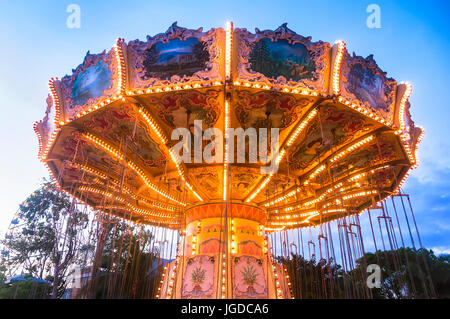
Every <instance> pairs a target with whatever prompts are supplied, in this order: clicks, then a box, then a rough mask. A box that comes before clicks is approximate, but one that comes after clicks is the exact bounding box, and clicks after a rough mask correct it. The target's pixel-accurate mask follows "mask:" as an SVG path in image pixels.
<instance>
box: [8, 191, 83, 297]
mask: <svg viewBox="0 0 450 319" xmlns="http://www.w3.org/2000/svg"><path fill="white" fill-rule="evenodd" d="M87 224H88V218H87V215H86V214H85V213H82V212H80V211H79V210H78V209H77V207H76V206H75V205H73V202H72V201H71V198H70V197H69V196H67V195H66V194H64V193H62V192H60V191H58V190H56V188H55V186H54V185H53V184H52V183H48V182H44V183H43V184H42V186H41V187H40V188H39V189H38V190H36V191H35V192H33V193H32V194H31V195H30V196H28V198H27V199H26V200H25V201H24V202H23V203H22V204H21V205H20V208H19V212H18V213H17V227H16V229H15V231H13V232H12V234H11V236H9V237H8V238H6V239H5V242H6V243H7V244H8V245H9V249H10V251H9V255H8V257H7V259H6V260H5V266H6V267H7V268H8V270H9V275H13V274H18V273H27V274H30V275H31V276H33V277H36V278H41V279H42V278H44V276H47V277H48V278H49V279H50V280H51V281H52V283H53V292H52V297H53V298H55V297H57V296H58V295H60V294H61V293H62V292H63V291H64V289H65V277H66V276H67V269H68V267H69V266H70V264H71V263H72V262H73V260H74V258H75V254H76V252H77V250H78V248H79V247H78V246H79V244H80V236H81V235H82V232H83V230H84V229H86V227H87ZM19 286H20V289H25V288H26V287H28V284H26V283H23V284H22V283H20V284H19Z"/></svg>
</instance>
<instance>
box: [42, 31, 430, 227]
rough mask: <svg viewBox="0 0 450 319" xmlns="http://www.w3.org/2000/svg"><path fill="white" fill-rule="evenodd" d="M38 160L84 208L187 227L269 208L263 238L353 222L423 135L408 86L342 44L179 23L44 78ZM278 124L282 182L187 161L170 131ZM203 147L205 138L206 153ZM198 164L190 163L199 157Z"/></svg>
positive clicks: (394, 180) (255, 167)
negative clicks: (194, 219) (208, 211)
mask: <svg viewBox="0 0 450 319" xmlns="http://www.w3.org/2000/svg"><path fill="white" fill-rule="evenodd" d="M49 86H50V95H49V97H48V99H47V110H46V114H45V117H44V119H43V120H42V121H40V122H37V123H36V124H35V131H36V133H37V135H38V137H39V145H40V147H39V158H40V160H41V161H42V162H43V163H44V164H45V165H46V166H47V168H48V169H49V172H50V174H51V176H52V177H53V179H54V180H55V181H56V182H57V184H58V185H59V187H60V188H61V189H63V190H64V191H66V192H68V193H69V194H71V195H73V196H75V197H76V198H77V199H78V200H79V201H80V202H83V203H87V204H88V205H90V206H92V207H93V208H94V209H96V210H101V211H104V212H108V213H111V214H115V215H118V216H128V218H130V219H132V220H135V221H139V222H142V223H149V224H156V225H160V226H163V227H169V228H175V229H180V228H181V227H183V225H184V214H185V211H186V209H187V208H189V207H191V206H194V205H198V204H201V203H205V202H209V203H211V202H221V201H223V200H226V201H231V202H243V203H248V204H249V205H256V206H258V207H261V208H264V209H265V210H266V211H267V214H266V215H267V222H266V230H269V231H270V230H276V229H281V228H283V227H287V228H290V227H303V226H310V225H317V224H319V223H322V222H325V221H328V220H331V219H335V218H338V217H340V216H343V215H345V214H355V213H358V212H360V211H361V210H363V209H365V208H367V207H369V206H371V205H373V204H375V203H376V202H378V201H380V200H382V199H384V198H386V197H388V196H390V195H391V194H393V193H395V192H397V191H398V189H399V187H400V186H401V185H402V183H403V182H404V180H405V179H406V177H407V175H408V172H409V170H410V169H411V168H414V167H415V166H417V164H418V159H417V156H416V150H417V145H418V143H419V142H420V139H421V138H422V136H423V130H422V129H421V128H418V127H415V125H414V122H413V121H412V120H411V117H410V113H409V102H408V99H409V96H410V95H411V85H410V84H409V83H402V84H398V83H397V81H396V80H394V79H391V78H388V77H387V76H386V73H385V72H383V71H382V70H381V69H380V68H379V67H378V65H377V64H376V62H375V61H374V59H373V57H372V56H369V57H367V58H363V57H360V56H356V55H355V54H353V55H350V54H349V53H348V52H347V51H346V48H345V43H344V42H343V41H337V42H336V43H335V44H334V45H331V44H330V43H327V42H322V41H318V42H313V41H312V39H311V38H310V37H303V36H300V35H298V34H296V33H295V32H293V31H292V30H290V29H288V28H287V26H286V24H284V25H282V26H280V27H279V28H278V29H276V30H275V31H271V30H264V31H261V30H258V29H256V30H255V32H254V33H251V32H249V31H247V30H246V29H233V27H232V25H231V24H229V25H228V26H227V28H226V29H223V28H218V29H211V30H209V31H203V29H202V28H200V29H198V30H190V29H186V28H182V27H179V26H177V25H176V23H174V24H173V25H172V26H171V27H170V28H169V29H168V30H167V31H166V32H165V33H161V34H158V35H155V36H153V37H150V36H147V39H146V41H140V40H134V41H130V42H128V43H126V42H125V41H124V40H123V39H119V40H117V43H116V44H115V45H114V46H113V48H112V49H111V50H109V51H104V52H102V53H99V54H90V53H89V52H88V54H87V55H86V57H85V59H84V61H83V63H82V64H80V65H79V66H78V67H77V68H76V69H74V70H73V73H72V74H70V75H66V76H65V77H63V78H62V79H57V78H53V79H51V80H50V82H49ZM196 120H201V121H202V125H203V126H202V131H203V132H205V131H206V130H207V129H208V128H218V129H220V130H221V131H222V132H225V135H226V134H227V132H228V131H227V130H229V129H230V128H239V127H242V128H243V129H248V128H255V129H259V128H266V129H269V128H270V129H272V128H278V129H279V145H280V152H279V153H277V154H275V155H274V156H272V157H271V161H276V162H277V163H279V168H278V171H277V172H276V173H270V174H261V167H262V166H266V165H267V163H261V162H255V161H251V160H250V159H249V156H250V155H251V154H249V148H246V149H245V151H242V150H240V151H238V150H236V149H231V150H230V149H228V148H227V147H225V148H224V150H223V152H224V155H225V157H226V156H227V155H230V152H231V154H232V155H233V154H234V155H235V156H237V155H238V154H239V155H242V154H243V153H245V155H246V157H245V162H244V163H231V162H228V161H225V162H216V163H205V162H202V163H195V162H194V161H191V162H190V163H188V162H182V161H180V157H179V154H176V152H174V150H173V146H174V145H175V144H176V143H178V140H172V139H171V135H172V131H173V130H174V129H176V128H180V127H184V128H188V129H190V130H192V129H193V127H194V121H196ZM207 144H208V141H203V143H202V149H201V150H200V151H203V150H204V148H205V147H206V145H207ZM192 156H194V155H192Z"/></svg>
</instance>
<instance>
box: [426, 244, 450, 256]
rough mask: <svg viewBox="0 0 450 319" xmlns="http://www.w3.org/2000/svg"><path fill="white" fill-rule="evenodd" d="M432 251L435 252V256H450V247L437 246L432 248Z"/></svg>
mask: <svg viewBox="0 0 450 319" xmlns="http://www.w3.org/2000/svg"><path fill="white" fill-rule="evenodd" d="M431 250H432V251H433V252H434V254H435V255H441V254H446V255H447V254H449V255H450V247H446V246H437V247H432V248H431Z"/></svg>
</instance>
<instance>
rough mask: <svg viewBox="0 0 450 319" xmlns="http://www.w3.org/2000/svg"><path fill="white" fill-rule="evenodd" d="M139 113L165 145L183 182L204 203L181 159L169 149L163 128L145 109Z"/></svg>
mask: <svg viewBox="0 0 450 319" xmlns="http://www.w3.org/2000/svg"><path fill="white" fill-rule="evenodd" d="M139 113H140V114H141V115H142V117H143V118H144V120H145V122H146V123H147V124H148V125H149V126H150V127H151V128H152V130H153V131H154V132H155V133H156V135H157V136H158V138H159V140H160V143H161V144H163V145H164V147H165V148H166V149H167V151H168V152H169V154H170V157H171V159H172V162H173V163H174V164H175V166H176V168H177V171H178V174H179V175H180V177H181V179H182V180H183V182H184V183H185V185H186V187H187V188H188V189H189V190H190V191H191V192H192V193H193V194H194V195H195V197H197V199H198V200H199V201H203V198H201V197H200V195H199V194H198V193H197V192H196V191H195V190H194V188H193V187H192V185H191V184H190V183H189V182H188V181H187V179H186V174H185V172H184V168H183V166H182V165H181V164H180V163H181V159H180V157H179V156H178V154H176V153H175V152H174V151H173V149H172V148H169V147H168V145H167V143H168V142H169V140H168V139H167V137H166V136H165V134H164V132H163V131H162V130H161V128H160V127H159V125H158V124H157V123H156V122H155V120H154V119H153V118H152V116H151V115H150V114H149V113H148V112H147V111H146V110H144V109H143V108H139Z"/></svg>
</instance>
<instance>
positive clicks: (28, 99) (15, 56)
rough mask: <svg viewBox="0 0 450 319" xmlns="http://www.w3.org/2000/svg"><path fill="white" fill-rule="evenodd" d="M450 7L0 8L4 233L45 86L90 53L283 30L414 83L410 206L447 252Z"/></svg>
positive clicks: (31, 184)
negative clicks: (338, 43)
mask: <svg viewBox="0 0 450 319" xmlns="http://www.w3.org/2000/svg"><path fill="white" fill-rule="evenodd" d="M70 4H76V5H78V6H79V7H80V8H81V25H80V28H68V27H67V25H66V20H67V17H68V16H69V15H70V13H67V12H66V9H67V7H68V6H69V5H70ZM370 4H376V5H378V6H379V7H380V9H381V28H372V29H371V28H368V27H367V25H366V19H367V17H368V16H369V13H367V12H366V8H367V7H368V5H370ZM449 15H450V2H449V1H413V0H409V1H392V0H389V1H378V0H371V1H361V0H353V1H335V0H330V1H299V0H296V1H273V0H272V1H263V0H261V1H242V0H240V1H233V0H227V1H152V0H146V1H132V0H130V1H112V0H111V1H77V0H71V1H62V0H54V1H44V0H42V1H17V0H16V1H5V0H2V1H1V3H0V30H1V31H0V32H1V37H0V39H1V41H2V45H1V50H0V72H1V75H2V76H1V77H0V97H1V110H2V115H3V116H2V118H3V121H2V125H1V126H0V135H1V144H0V149H1V151H0V152H1V154H2V156H1V158H0V164H1V167H2V176H1V179H0V203H1V211H0V236H2V237H3V234H4V232H5V231H6V230H7V228H8V225H9V222H10V221H11V218H12V216H13V214H14V213H15V212H16V210H17V209H18V206H19V204H20V203H21V202H22V201H23V200H25V199H26V197H27V196H28V195H29V194H30V193H31V192H33V191H34V190H35V189H36V188H37V187H38V186H39V183H40V181H41V179H42V178H43V177H46V176H47V171H46V169H45V167H44V166H43V165H42V163H40V162H39V161H38V159H37V151H38V141H37V138H36V136H35V134H34V132H33V123H34V122H35V121H37V120H40V119H42V117H43V116H44V111H45V107H46V103H45V99H46V97H47V94H48V86H47V84H48V80H49V79H50V78H51V77H59V78H62V77H63V76H64V75H65V74H68V73H71V70H72V69H73V68H75V67H77V66H78V65H79V64H80V63H81V62H82V61H83V58H84V56H85V55H86V52H87V51H88V50H90V52H91V53H99V52H101V51H103V50H104V49H108V50H109V49H110V48H111V47H112V45H113V44H114V42H115V40H116V39H117V38H118V37H121V38H124V39H125V40H126V41H127V42H128V41H130V40H134V39H137V38H139V39H141V40H145V37H146V35H155V34H157V33H161V32H165V31H166V30H167V28H168V27H169V26H170V25H171V24H172V23H173V22H174V21H178V25H179V26H182V27H186V28H193V29H197V28H199V27H204V30H208V29H210V28H213V27H224V26H225V23H226V21H233V23H234V26H235V27H237V28H247V29H248V30H250V31H252V32H253V31H254V28H255V27H257V28H259V29H260V30H264V29H276V28H277V27H278V26H280V25H281V24H282V23H284V22H287V23H288V27H289V28H290V29H292V30H294V31H296V32H297V33H299V34H301V35H303V36H312V38H313V41H318V40H322V41H327V42H330V43H334V41H335V40H338V39H341V40H344V41H345V42H346V44H347V49H348V50H349V51H350V53H352V52H353V51H355V52H356V53H357V54H358V55H361V56H364V57H365V56H367V55H369V54H373V55H374V58H375V60H376V61H377V63H378V65H379V66H380V67H381V68H382V69H383V70H385V71H387V72H388V76H389V77H393V78H395V79H396V80H397V81H398V82H401V81H410V82H411V83H412V84H413V95H412V97H411V100H410V101H411V105H412V107H411V114H412V117H413V120H414V121H415V123H416V125H419V126H423V127H424V128H425V130H426V135H425V138H424V140H423V141H422V144H421V146H420V151H419V157H420V160H421V161H420V166H419V168H418V169H416V170H415V171H414V172H413V173H412V175H411V176H410V178H409V180H408V182H407V184H406V186H405V187H404V191H405V192H406V193H409V194H410V195H411V198H412V203H413V206H414V208H415V213H416V217H417V222H418V225H419V227H420V230H421V236H422V241H423V244H424V246H426V247H427V248H432V249H433V250H434V251H435V252H436V253H444V252H446V253H450V133H449V130H450V125H449V122H450V106H449V102H448V100H447V98H445V96H444V93H445V92H447V90H448V89H449V85H448V83H450V72H449V70H450V55H449V52H450V36H449V35H450V19H449Z"/></svg>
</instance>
